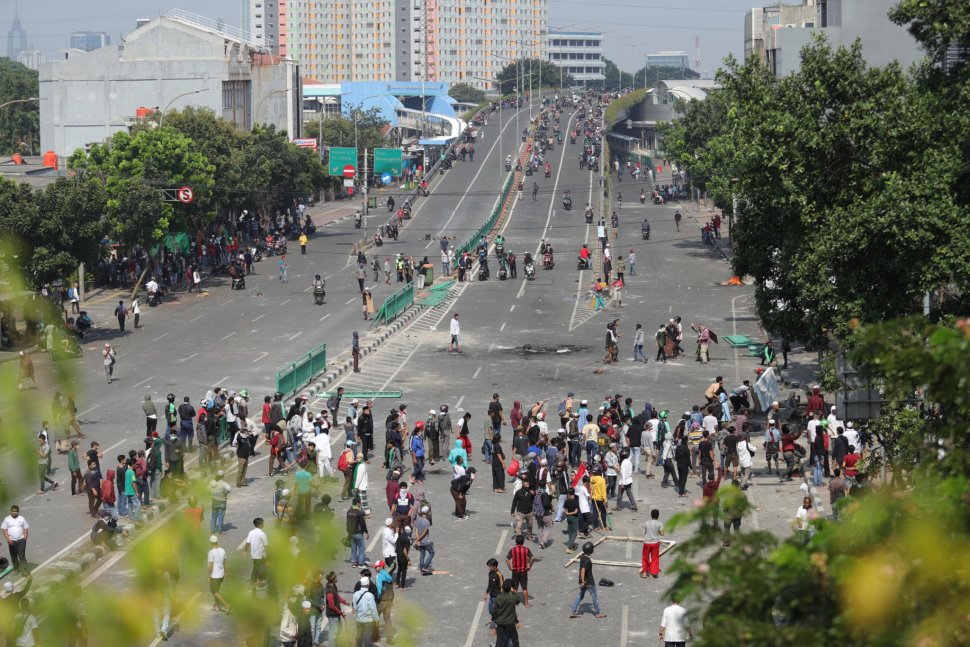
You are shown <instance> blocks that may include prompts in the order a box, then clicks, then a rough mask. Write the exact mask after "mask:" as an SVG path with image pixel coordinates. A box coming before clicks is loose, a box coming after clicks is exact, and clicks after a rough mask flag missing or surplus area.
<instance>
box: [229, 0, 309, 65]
mask: <svg viewBox="0 0 970 647" xmlns="http://www.w3.org/2000/svg"><path fill="white" fill-rule="evenodd" d="M284 3H285V0H242V30H243V32H244V33H248V34H249V37H250V38H251V39H252V42H253V43H256V44H258V45H261V46H263V47H265V48H266V50H267V51H268V52H270V53H271V54H278V53H279V41H280V5H282V4H284ZM293 4H296V3H293Z"/></svg>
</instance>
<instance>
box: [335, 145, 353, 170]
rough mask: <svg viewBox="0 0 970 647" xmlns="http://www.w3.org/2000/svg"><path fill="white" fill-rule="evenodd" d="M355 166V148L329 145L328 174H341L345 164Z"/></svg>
mask: <svg viewBox="0 0 970 647" xmlns="http://www.w3.org/2000/svg"><path fill="white" fill-rule="evenodd" d="M348 165H349V166H353V167H354V168H357V149H356V148H353V147H351V148H340V147H337V146H331V147H330V166H329V169H330V175H335V176H342V175H343V173H344V167H345V166H348Z"/></svg>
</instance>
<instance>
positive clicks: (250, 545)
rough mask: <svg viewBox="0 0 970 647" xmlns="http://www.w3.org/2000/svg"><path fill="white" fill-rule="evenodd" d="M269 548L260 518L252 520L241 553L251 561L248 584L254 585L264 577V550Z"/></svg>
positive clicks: (267, 538)
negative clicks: (251, 525) (251, 527)
mask: <svg viewBox="0 0 970 647" xmlns="http://www.w3.org/2000/svg"><path fill="white" fill-rule="evenodd" d="M268 547H269V537H267V536H266V533H265V532H264V531H263V519H262V517H256V518H255V519H253V529H252V530H250V531H249V534H248V535H246V542H245V543H244V544H243V552H244V553H245V554H247V555H249V556H250V557H251V558H252V560H253V570H252V573H251V574H250V576H249V583H250V584H255V583H256V580H257V579H262V578H264V577H265V573H266V549H267V548H268Z"/></svg>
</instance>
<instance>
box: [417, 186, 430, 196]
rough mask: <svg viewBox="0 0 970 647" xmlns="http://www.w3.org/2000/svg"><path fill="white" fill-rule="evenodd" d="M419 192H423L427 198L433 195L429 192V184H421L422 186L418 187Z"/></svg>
mask: <svg viewBox="0 0 970 647" xmlns="http://www.w3.org/2000/svg"><path fill="white" fill-rule="evenodd" d="M418 190H420V191H421V195H423V196H424V197H426V198H427V197H428V196H429V195H431V191H429V190H428V184H427V182H422V183H421V186H419V187H418Z"/></svg>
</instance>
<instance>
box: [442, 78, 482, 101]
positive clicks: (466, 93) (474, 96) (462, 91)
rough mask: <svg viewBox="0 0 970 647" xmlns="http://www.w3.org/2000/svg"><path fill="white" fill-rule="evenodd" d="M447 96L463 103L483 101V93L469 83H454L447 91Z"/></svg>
mask: <svg viewBox="0 0 970 647" xmlns="http://www.w3.org/2000/svg"><path fill="white" fill-rule="evenodd" d="M448 96H450V97H451V98H452V99H454V100H455V101H461V102H463V103H481V102H482V101H485V92H484V91H483V90H479V89H478V88H476V87H475V86H473V85H472V84H470V83H455V84H454V85H453V86H451V89H450V90H448Z"/></svg>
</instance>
